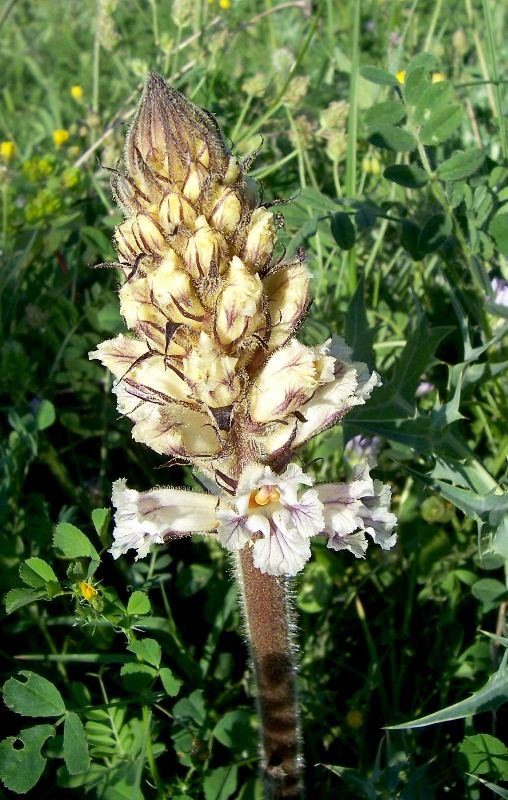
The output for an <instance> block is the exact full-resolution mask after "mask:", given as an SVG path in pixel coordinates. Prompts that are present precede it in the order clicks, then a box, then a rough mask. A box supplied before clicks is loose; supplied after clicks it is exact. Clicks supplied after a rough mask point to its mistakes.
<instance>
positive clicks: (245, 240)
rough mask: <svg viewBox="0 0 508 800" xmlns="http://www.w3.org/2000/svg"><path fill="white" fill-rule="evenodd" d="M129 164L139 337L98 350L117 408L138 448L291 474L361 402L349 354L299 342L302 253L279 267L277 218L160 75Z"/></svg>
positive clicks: (131, 318) (211, 465)
mask: <svg viewBox="0 0 508 800" xmlns="http://www.w3.org/2000/svg"><path fill="white" fill-rule="evenodd" d="M125 161H126V174H125V175H123V174H120V173H117V174H115V178H114V181H113V189H114V193H115V196H116V199H117V201H118V203H119V204H120V206H121V208H122V210H123V211H124V213H125V217H126V219H125V222H123V223H122V224H121V225H120V226H119V227H118V228H117V230H116V234H115V237H116V244H117V250H118V256H119V264H120V266H121V267H122V269H123V272H124V275H125V281H124V283H123V285H122V287H121V288H120V303H121V311H122V314H123V316H124V318H125V321H126V323H127V326H128V328H129V329H130V330H131V331H132V333H133V334H134V335H133V336H131V337H127V336H124V335H120V336H117V337H116V338H115V339H112V340H110V341H106V342H104V343H102V344H101V345H99V347H98V349H97V351H96V352H95V353H94V354H93V357H95V358H99V359H100V360H101V361H102V363H103V364H105V365H106V366H107V367H109V369H110V370H111V371H112V372H113V374H114V376H115V378H116V385H115V388H114V391H115V393H116V394H117V398H118V406H119V410H120V411H121V413H122V414H126V415H127V416H129V417H130V418H131V419H132V420H133V421H134V423H135V424H134V429H133V436H134V438H135V439H136V440H137V441H140V442H143V443H145V444H147V445H148V446H149V447H151V448H152V449H154V450H155V451H157V452H158V453H161V454H165V455H169V456H173V457H175V458H179V459H187V460H189V461H190V462H191V463H194V464H195V465H197V466H198V467H199V468H200V469H201V470H204V471H205V472H207V473H208V474H209V475H215V474H216V471H217V470H220V471H221V472H222V473H224V474H226V475H228V476H231V477H232V476H237V475H238V474H239V472H240V471H241V469H242V467H243V466H244V465H245V464H246V463H249V462H251V461H256V462H261V463H270V464H272V465H276V466H277V465H278V466H279V467H282V466H284V465H285V463H287V462H288V461H289V460H290V458H291V452H292V450H293V449H294V448H295V447H296V446H299V445H301V444H302V443H303V442H304V441H305V440H306V439H308V438H309V436H311V435H314V434H315V433H317V432H318V431H319V430H322V429H323V428H324V427H327V426H329V425H331V424H333V422H335V421H336V420H337V419H338V418H339V417H340V416H341V415H342V414H343V413H344V411H346V410H347V408H348V407H350V406H351V405H355V404H357V403H359V402H363V398H362V396H361V392H359V391H358V389H359V385H360V376H359V372H358V369H355V366H358V365H351V364H350V363H349V361H348V358H347V352H346V351H345V350H344V348H342V350H341V352H342V356H343V357H342V358H339V359H337V358H334V357H333V356H332V355H330V354H329V346H328V344H326V345H323V346H322V347H306V346H304V345H302V344H300V343H299V342H298V341H297V340H296V339H294V338H292V337H293V334H294V332H295V330H296V329H297V328H298V326H299V324H300V322H301V321H302V318H303V316H304V314H305V312H306V310H307V307H308V303H309V291H308V289H309V272H308V269H307V267H306V265H305V263H304V259H303V256H300V257H299V258H296V259H295V260H293V261H290V262H284V261H282V260H280V259H277V256H276V255H275V254H274V251H275V247H276V224H275V221H274V215H273V214H272V213H271V212H270V211H269V210H268V209H267V208H265V207H264V206H263V205H260V203H259V199H258V193H257V188H256V184H255V183H254V182H253V181H252V179H250V178H248V177H247V176H246V174H245V171H244V169H243V167H242V164H241V163H240V162H239V161H238V159H236V158H235V157H234V156H233V155H232V154H231V153H230V152H229V150H228V148H227V146H226V144H225V142H224V139H223V136H222V134H221V132H220V130H219V128H218V125H217V123H216V121H215V119H214V118H213V117H212V116H211V115H210V114H208V113H207V112H206V111H204V110H202V109H201V108H198V107H197V106H195V105H193V104H192V103H190V102H189V101H188V100H187V99H186V98H184V97H183V95H181V94H180V93H179V92H177V91H175V90H173V89H170V88H168V87H167V86H166V84H165V83H164V81H163V80H162V79H161V78H160V77H158V76H156V75H153V76H151V77H150V78H149V80H148V83H147V85H146V88H145V92H144V95H143V98H142V100H141V104H140V106H139V110H138V112H137V115H136V118H135V121H134V123H133V125H132V128H131V130H130V133H129V135H128V139H127V145H126V152H125ZM362 368H363V365H362ZM372 380H374V383H375V379H371V383H372ZM337 401H338V402H337ZM323 403H324V406H323ZM320 404H321V407H320Z"/></svg>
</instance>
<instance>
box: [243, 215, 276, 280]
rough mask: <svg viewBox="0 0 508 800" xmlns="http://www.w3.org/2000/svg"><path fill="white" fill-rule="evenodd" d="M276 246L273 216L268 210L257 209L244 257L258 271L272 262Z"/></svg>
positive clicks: (248, 235)
mask: <svg viewBox="0 0 508 800" xmlns="http://www.w3.org/2000/svg"><path fill="white" fill-rule="evenodd" d="M274 246H275V225H274V224H273V214H271V213H270V212H269V211H267V210H266V208H256V209H255V211H253V213H252V217H251V220H250V224H249V227H248V232H247V239H246V241H245V245H244V247H243V250H242V257H243V259H244V261H245V262H246V263H247V264H249V266H251V267H252V268H254V269H255V270H256V271H258V270H260V269H263V267H265V266H266V265H267V264H268V262H269V261H270V259H271V257H272V253H273V248H274Z"/></svg>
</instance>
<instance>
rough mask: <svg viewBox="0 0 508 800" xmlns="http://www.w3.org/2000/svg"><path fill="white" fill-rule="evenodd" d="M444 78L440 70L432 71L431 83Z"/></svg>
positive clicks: (438, 81) (439, 81)
mask: <svg viewBox="0 0 508 800" xmlns="http://www.w3.org/2000/svg"><path fill="white" fill-rule="evenodd" d="M444 80H446V78H445V76H444V75H443V73H442V72H433V73H432V83H441V81H444Z"/></svg>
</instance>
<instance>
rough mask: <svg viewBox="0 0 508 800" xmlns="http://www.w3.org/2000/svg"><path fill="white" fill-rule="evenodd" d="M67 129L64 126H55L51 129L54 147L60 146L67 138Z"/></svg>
mask: <svg viewBox="0 0 508 800" xmlns="http://www.w3.org/2000/svg"><path fill="white" fill-rule="evenodd" d="M69 135H70V134H69V131H66V130H65V128H55V130H54V131H53V142H54V145H55V147H61V146H62V145H63V144H65V142H66V141H67V140H68V139H69Z"/></svg>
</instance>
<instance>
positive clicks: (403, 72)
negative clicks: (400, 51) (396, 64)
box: [395, 69, 406, 84]
mask: <svg viewBox="0 0 508 800" xmlns="http://www.w3.org/2000/svg"><path fill="white" fill-rule="evenodd" d="M395 77H396V78H397V80H398V82H399V83H401V84H404V83H405V82H406V70H405V69H399V71H398V72H396V73H395Z"/></svg>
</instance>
